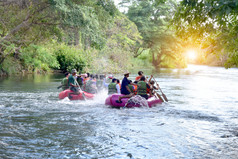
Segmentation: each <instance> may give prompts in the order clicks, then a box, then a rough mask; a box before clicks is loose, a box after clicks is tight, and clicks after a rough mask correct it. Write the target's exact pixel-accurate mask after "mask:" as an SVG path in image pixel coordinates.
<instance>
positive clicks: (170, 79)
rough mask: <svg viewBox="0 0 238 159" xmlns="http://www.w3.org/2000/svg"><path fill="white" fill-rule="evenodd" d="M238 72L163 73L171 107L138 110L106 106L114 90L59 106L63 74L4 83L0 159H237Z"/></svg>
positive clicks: (191, 69)
mask: <svg viewBox="0 0 238 159" xmlns="http://www.w3.org/2000/svg"><path fill="white" fill-rule="evenodd" d="M144 73H145V74H147V72H146V71H144ZM237 73H238V69H228V70H226V69H224V68H220V67H208V66H196V65H190V66H189V67H188V68H186V69H170V70H167V69H161V71H160V73H159V74H156V75H155V77H157V78H156V79H157V81H158V82H159V84H160V86H161V88H162V90H163V92H164V93H165V94H166V96H167V98H168V99H169V103H164V104H162V105H158V106H156V107H153V108H133V109H112V108H109V107H107V106H105V105H104V100H105V98H106V91H104V92H101V93H100V94H99V95H98V96H97V97H96V99H94V100H89V101H86V102H84V101H73V102H72V101H69V100H68V99H64V100H58V93H59V91H60V90H58V89H57V86H58V85H59V84H60V81H61V78H62V77H63V75H54V76H53V75H44V76H28V77H11V78H8V79H0V90H1V91H0V130H1V131H0V158H122V159H124V158H141V159H142V158H155V159H157V158H166V159H167V158H171V159H174V158H234V159H235V158H237V151H238V146H237V145H238V126H237V125H238V109H237V105H238V97H237V94H238V83H237V81H238V76H237ZM150 74H151V72H149V73H148V74H147V75H150ZM135 76H136V74H133V75H132V76H131V77H130V78H131V79H134V77H135ZM121 78H122V77H121Z"/></svg>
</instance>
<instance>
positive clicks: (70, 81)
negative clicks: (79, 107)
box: [68, 69, 82, 99]
mask: <svg viewBox="0 0 238 159" xmlns="http://www.w3.org/2000/svg"><path fill="white" fill-rule="evenodd" d="M76 73H77V71H76V69H72V74H71V75H70V76H69V77H68V85H69V89H70V90H71V91H73V92H71V93H68V98H69V99H71V98H73V97H72V96H71V95H72V94H75V95H78V94H80V93H81V92H82V91H81V88H80V86H79V85H78V83H77V81H76V79H75V77H74V76H75V75H76Z"/></svg>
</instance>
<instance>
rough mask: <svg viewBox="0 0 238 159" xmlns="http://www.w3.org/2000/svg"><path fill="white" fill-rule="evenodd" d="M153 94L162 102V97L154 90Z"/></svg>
mask: <svg viewBox="0 0 238 159" xmlns="http://www.w3.org/2000/svg"><path fill="white" fill-rule="evenodd" d="M155 95H157V97H159V99H160V100H161V101H162V102H164V100H163V98H162V97H161V96H160V95H159V93H157V92H155Z"/></svg>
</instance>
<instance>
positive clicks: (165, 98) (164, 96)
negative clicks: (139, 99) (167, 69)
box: [162, 93, 168, 102]
mask: <svg viewBox="0 0 238 159" xmlns="http://www.w3.org/2000/svg"><path fill="white" fill-rule="evenodd" d="M162 96H163V98H164V100H165V101H166V102H168V99H167V97H166V95H165V94H164V93H163V94H162Z"/></svg>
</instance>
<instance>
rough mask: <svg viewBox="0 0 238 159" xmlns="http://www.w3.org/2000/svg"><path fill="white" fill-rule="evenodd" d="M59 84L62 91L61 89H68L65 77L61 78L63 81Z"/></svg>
mask: <svg viewBox="0 0 238 159" xmlns="http://www.w3.org/2000/svg"><path fill="white" fill-rule="evenodd" d="M61 84H62V89H63V90H66V89H68V88H69V85H68V78H67V77H65V78H63V80H62V81H61Z"/></svg>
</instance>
